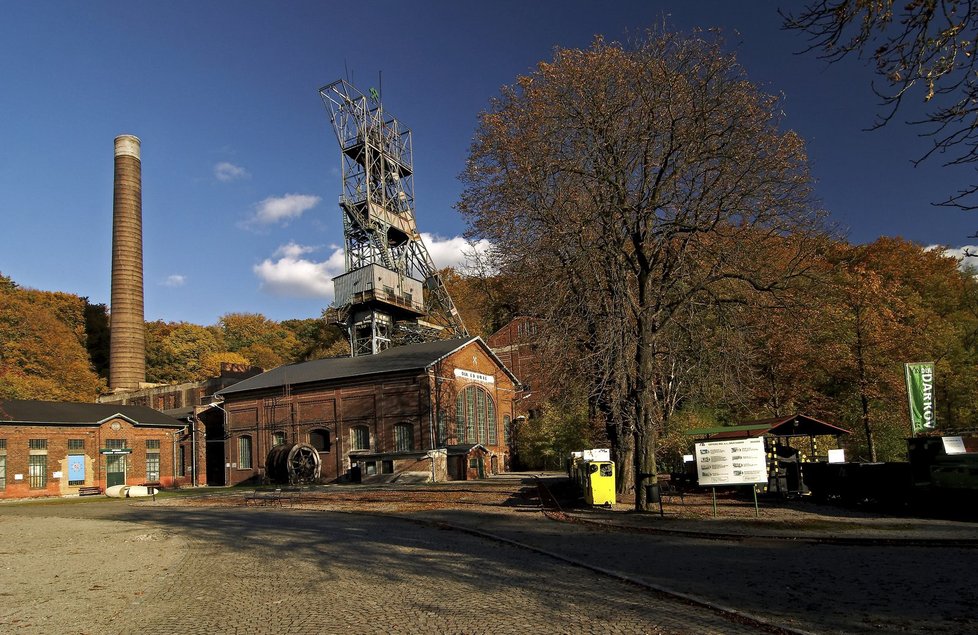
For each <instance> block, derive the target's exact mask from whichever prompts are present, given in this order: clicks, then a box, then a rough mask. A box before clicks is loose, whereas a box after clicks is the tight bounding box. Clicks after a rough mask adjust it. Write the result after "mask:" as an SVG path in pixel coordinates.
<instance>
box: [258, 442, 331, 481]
mask: <svg viewBox="0 0 978 635" xmlns="http://www.w3.org/2000/svg"><path fill="white" fill-rule="evenodd" d="M266 466H267V469H268V478H269V479H270V480H271V481H273V482H275V483H289V484H291V485H295V484H297V483H311V482H313V481H316V480H318V479H319V473H320V469H321V468H322V463H321V461H320V460H319V451H318V450H316V448H314V447H312V446H311V445H309V444H308V443H285V444H282V445H276V446H275V447H274V448H272V449H271V450H269V451H268V461H267V462H266Z"/></svg>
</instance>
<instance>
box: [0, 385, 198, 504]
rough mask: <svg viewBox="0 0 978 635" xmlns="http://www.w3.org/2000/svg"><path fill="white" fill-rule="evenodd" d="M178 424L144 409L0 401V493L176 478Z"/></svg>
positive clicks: (180, 452) (181, 442) (181, 426)
mask: <svg viewBox="0 0 978 635" xmlns="http://www.w3.org/2000/svg"><path fill="white" fill-rule="evenodd" d="M186 427H187V424H186V423H184V422H181V421H178V420H176V419H174V418H172V417H168V416H166V415H164V414H163V413H161V412H158V411H156V410H153V409H151V408H146V407H145V406H122V405H117V404H92V403H70V402H54V401H27V400H5V401H0V498H31V497H39V496H70V495H76V494H78V493H79V491H80V490H81V489H82V488H92V487H98V488H100V489H101V490H102V491H104V490H105V488H106V487H109V486H112V485H140V484H143V483H160V484H161V485H163V486H164V487H169V486H173V485H175V484H178V483H181V482H183V481H185V480H186V477H185V476H184V475H183V474H182V471H183V470H182V469H181V467H180V466H181V465H183V464H184V463H186V457H185V454H186V451H187V448H186V442H185V432H186Z"/></svg>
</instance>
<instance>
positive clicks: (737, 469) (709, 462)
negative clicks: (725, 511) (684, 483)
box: [696, 437, 767, 516]
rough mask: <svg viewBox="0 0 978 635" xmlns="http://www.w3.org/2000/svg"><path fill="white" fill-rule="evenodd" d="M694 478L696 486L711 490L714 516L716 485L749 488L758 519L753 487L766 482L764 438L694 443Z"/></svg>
mask: <svg viewBox="0 0 978 635" xmlns="http://www.w3.org/2000/svg"><path fill="white" fill-rule="evenodd" d="M696 475H697V480H698V482H699V485H700V487H705V486H709V487H712V489H713V515H714V516H716V515H717V502H716V486H717V485H750V486H751V489H752V490H753V491H754V514H755V516H759V515H760V509H759V507H758V505H757V487H756V485H757V484H758V483H766V482H767V457H766V456H765V453H764V439H763V438H760V437H755V438H752V439H732V440H723V441H701V442H699V443H697V444H696Z"/></svg>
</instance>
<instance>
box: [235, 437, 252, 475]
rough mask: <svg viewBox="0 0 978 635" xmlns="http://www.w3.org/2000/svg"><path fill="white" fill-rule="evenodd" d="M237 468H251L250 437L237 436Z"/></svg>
mask: <svg viewBox="0 0 978 635" xmlns="http://www.w3.org/2000/svg"><path fill="white" fill-rule="evenodd" d="M238 469H240V470H250V469H251V437H250V436H247V435H245V436H243V437H238Z"/></svg>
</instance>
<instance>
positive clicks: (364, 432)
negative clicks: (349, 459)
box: [350, 426, 370, 450]
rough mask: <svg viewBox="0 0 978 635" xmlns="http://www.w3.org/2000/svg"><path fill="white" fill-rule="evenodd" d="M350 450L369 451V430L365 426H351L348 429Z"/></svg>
mask: <svg viewBox="0 0 978 635" xmlns="http://www.w3.org/2000/svg"><path fill="white" fill-rule="evenodd" d="M350 449H351V450H369V449H370V428H368V427H367V426H353V427H352V428H350Z"/></svg>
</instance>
